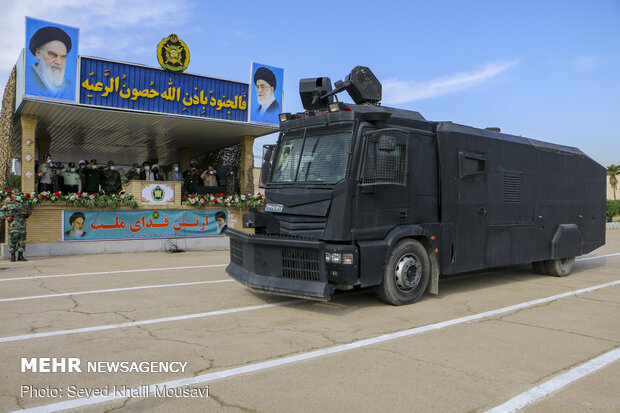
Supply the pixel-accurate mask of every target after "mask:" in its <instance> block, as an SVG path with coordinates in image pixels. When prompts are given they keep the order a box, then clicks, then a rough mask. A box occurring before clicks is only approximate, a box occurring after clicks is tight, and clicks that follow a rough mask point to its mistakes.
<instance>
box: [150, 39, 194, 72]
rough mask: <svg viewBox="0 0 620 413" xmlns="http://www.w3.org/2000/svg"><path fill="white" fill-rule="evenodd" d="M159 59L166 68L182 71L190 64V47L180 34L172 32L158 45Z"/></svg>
mask: <svg viewBox="0 0 620 413" xmlns="http://www.w3.org/2000/svg"><path fill="white" fill-rule="evenodd" d="M157 60H158V61H159V64H160V65H161V67H163V68H164V69H166V70H170V71H172V72H182V71H184V70H185V69H187V66H188V65H189V49H188V48H187V45H186V44H185V42H184V41H183V40H181V39H179V36H177V35H176V34H171V35H170V36H168V37H166V38H163V39H161V42H159V44H158V45H157Z"/></svg>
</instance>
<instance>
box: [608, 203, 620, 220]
mask: <svg viewBox="0 0 620 413" xmlns="http://www.w3.org/2000/svg"><path fill="white" fill-rule="evenodd" d="M606 215H607V222H611V220H612V219H613V217H615V216H616V215H620V199H618V200H611V199H608V200H607V211H606Z"/></svg>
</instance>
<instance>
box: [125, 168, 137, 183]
mask: <svg viewBox="0 0 620 413" xmlns="http://www.w3.org/2000/svg"><path fill="white" fill-rule="evenodd" d="M125 178H127V180H128V181H139V180H140V173H138V172H137V171H136V170H133V171H129V172H127V173H126V174H125Z"/></svg>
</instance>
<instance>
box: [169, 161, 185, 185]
mask: <svg viewBox="0 0 620 413" xmlns="http://www.w3.org/2000/svg"><path fill="white" fill-rule="evenodd" d="M168 181H181V182H183V174H182V173H181V172H180V170H179V163H178V162H175V163H173V164H172V169H171V170H170V173H169V174H168Z"/></svg>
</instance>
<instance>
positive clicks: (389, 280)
mask: <svg viewBox="0 0 620 413" xmlns="http://www.w3.org/2000/svg"><path fill="white" fill-rule="evenodd" d="M430 271H431V265H430V261H429V259H428V254H427V253H426V249H425V248H424V246H423V245H422V244H420V242H418V241H416V240H413V239H406V240H402V241H400V242H399V243H398V244H396V246H395V247H394V249H393V250H392V252H391V253H390V258H389V259H388V262H387V265H386V266H385V272H384V274H383V283H382V284H381V285H378V286H377V287H376V292H377V295H378V296H379V298H380V299H382V300H383V301H385V302H386V303H388V304H392V305H403V304H410V303H414V302H416V301H418V300H419V299H420V298H421V297H422V295H423V294H424V291H426V286H427V285H428V280H429V277H430Z"/></svg>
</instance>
